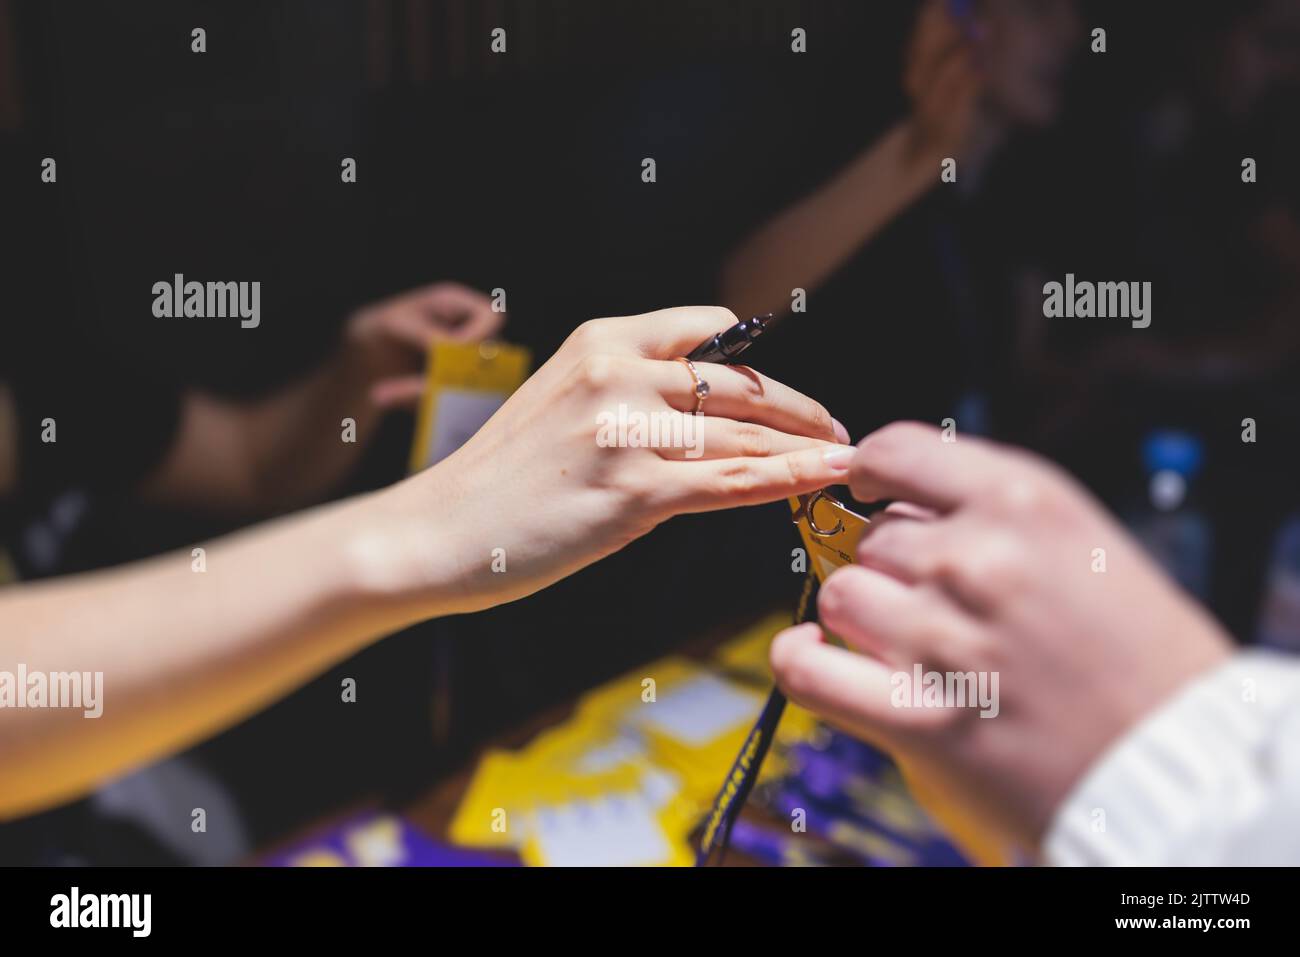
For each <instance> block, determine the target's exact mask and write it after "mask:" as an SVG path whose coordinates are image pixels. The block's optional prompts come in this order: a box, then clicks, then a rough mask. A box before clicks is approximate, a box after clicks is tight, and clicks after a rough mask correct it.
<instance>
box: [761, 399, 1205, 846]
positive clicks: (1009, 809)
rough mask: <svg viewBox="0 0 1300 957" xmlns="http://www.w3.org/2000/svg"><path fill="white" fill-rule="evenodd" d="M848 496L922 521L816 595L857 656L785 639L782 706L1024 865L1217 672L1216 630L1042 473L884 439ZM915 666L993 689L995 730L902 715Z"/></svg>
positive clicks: (1122, 538) (978, 447)
mask: <svg viewBox="0 0 1300 957" xmlns="http://www.w3.org/2000/svg"><path fill="white" fill-rule="evenodd" d="M850 484H851V487H852V489H853V494H854V496H855V497H856V498H858V499H860V500H863V501H872V500H878V499H883V498H892V499H897V500H901V501H903V502H907V503H912V504H913V505H915V506H920V507H922V508H923V509H926V510H928V513H918V512H917V511H916V510H915V509H912V510H911V511H910V512H909V513H908V514H903V515H890V516H887V517H886V519H885V520H884V521H882V522H880V523H879V524H878V525H877V527H876V528H875V529H874V530H872V531H871V532H869V533H868V534H867V536H866V537H865V538H864V539H863V541H862V543H861V546H860V548H859V552H858V562H859V564H857V565H851V566H847V567H845V568H842V569H840V570H839V571H837V572H835V573H834V574H833V575H831V576H830V577H829V578H828V579H827V581H826V584H825V586H824V587H823V588H822V590H821V594H820V597H819V600H818V610H819V612H820V620H821V626H824V627H825V628H826V629H827V631H829V632H832V633H833V634H835V635H838V636H839V637H840V638H842V639H843V640H844V641H845V642H846V643H847V645H848V646H849V648H850V649H852V650H849V651H846V650H843V649H841V648H838V647H835V646H832V645H828V644H825V643H823V641H822V631H821V627H819V626H818V625H814V624H808V625H801V626H798V627H795V628H791V629H788V630H786V631H784V632H782V633H781V634H780V635H778V636H777V638H776V641H775V643H774V644H773V646H772V664H773V668H774V670H775V672H776V675H777V679H778V681H779V682H780V684H781V687H782V688H784V689H785V690H786V692H787V693H788V694H789V695H790V697H791V698H793V699H794V700H796V701H798V702H800V703H801V704H803V705H805V706H807V707H809V708H811V709H813V710H815V711H817V712H818V713H820V714H822V715H823V716H824V717H826V718H827V719H828V720H829V721H831V722H832V723H833V724H836V725H838V726H840V727H843V728H844V729H846V730H848V731H850V732H852V733H855V734H858V735H860V736H861V737H863V738H866V739H868V740H870V741H872V742H873V743H876V744H878V745H880V746H881V747H883V748H885V749H887V750H889V751H890V752H891V753H893V754H894V755H895V757H896V758H897V759H898V760H899V763H900V766H901V767H902V769H903V771H904V773H905V774H906V775H907V776H908V779H909V781H910V783H911V784H912V786H913V789H914V791H915V793H916V795H917V797H918V798H919V799H920V800H921V801H922V803H924V804H926V805H927V806H928V807H929V808H930V810H931V811H933V812H934V813H935V814H936V815H937V816H938V817H939V819H940V820H942V821H944V822H945V823H947V824H948V825H949V826H950V827H951V828H952V829H953V830H954V831H955V832H957V833H966V834H970V833H971V829H972V828H974V829H976V830H978V831H979V832H980V833H982V834H984V835H985V836H989V835H992V836H994V837H995V838H996V839H997V840H999V841H1003V842H1006V841H1010V842H1013V843H1014V844H1016V845H1019V846H1020V847H1021V848H1024V849H1030V850H1032V849H1035V848H1036V846H1037V842H1038V840H1039V838H1041V836H1042V835H1043V833H1044V830H1045V829H1046V827H1047V825H1048V824H1049V822H1050V819H1051V815H1052V813H1053V811H1054V809H1055V808H1056V806H1057V804H1058V803H1059V802H1060V801H1061V799H1062V798H1063V797H1065V795H1066V794H1067V792H1068V791H1069V789H1070V788H1071V787H1072V786H1073V785H1074V784H1075V782H1077V781H1078V780H1079V778H1080V777H1081V775H1082V774H1083V773H1084V771H1085V770H1086V769H1087V768H1088V767H1089V765H1090V764H1091V763H1092V762H1093V761H1094V760H1095V759H1096V758H1097V757H1098V756H1099V755H1100V753H1101V752H1102V751H1103V750H1104V749H1105V748H1106V747H1107V746H1108V745H1109V744H1111V743H1112V742H1114V741H1115V740H1116V739H1117V738H1118V737H1119V736H1120V735H1122V734H1123V733H1124V732H1125V730H1127V729H1128V728H1130V727H1131V726H1132V725H1133V724H1134V723H1136V722H1137V721H1138V720H1139V719H1141V718H1142V717H1143V716H1144V715H1146V714H1147V713H1148V712H1150V711H1151V710H1152V709H1154V708H1155V707H1156V706H1157V705H1159V704H1160V703H1161V702H1162V701H1164V700H1165V699H1166V698H1168V697H1169V696H1171V695H1172V694H1173V693H1174V692H1175V691H1177V690H1178V689H1179V688H1180V687H1181V686H1183V685H1184V684H1185V683H1186V682H1188V681H1189V680H1190V679H1192V678H1193V677H1195V676H1197V675H1199V674H1201V673H1203V672H1205V671H1208V670H1209V669H1211V668H1213V667H1214V666H1215V665H1217V664H1218V663H1220V662H1221V661H1223V660H1224V659H1225V658H1226V657H1227V656H1228V653H1229V643H1228V639H1227V637H1226V636H1225V635H1224V633H1223V631H1222V630H1221V629H1220V627H1219V626H1218V625H1217V624H1216V623H1215V622H1214V621H1213V620H1211V619H1210V618H1209V617H1208V616H1207V615H1206V614H1205V613H1204V612H1203V611H1202V610H1201V609H1200V608H1199V607H1198V606H1197V605H1195V604H1194V603H1193V602H1191V601H1190V600H1189V599H1187V598H1186V597H1185V596H1184V595H1183V594H1182V593H1181V592H1179V591H1178V590H1177V589H1176V588H1175V586H1174V585H1173V584H1172V583H1171V582H1170V581H1169V580H1168V579H1167V578H1166V577H1165V576H1164V575H1163V574H1162V573H1161V572H1160V571H1159V570H1158V569H1157V568H1156V567H1155V566H1154V565H1153V564H1152V563H1151V562H1150V561H1149V560H1148V559H1147V557H1146V556H1145V555H1144V554H1143V552H1142V551H1141V549H1140V547H1139V546H1138V545H1137V543H1136V542H1134V541H1133V540H1132V539H1131V538H1130V537H1129V535H1128V534H1127V533H1126V532H1125V531H1124V530H1123V529H1122V528H1120V526H1119V525H1118V524H1117V523H1116V522H1115V521H1114V520H1113V519H1111V518H1110V517H1109V516H1107V515H1106V514H1105V513H1104V512H1103V511H1102V510H1101V508H1100V507H1099V506H1098V505H1097V503H1096V502H1095V501H1093V500H1092V499H1091V498H1090V497H1089V496H1088V494H1087V493H1086V492H1085V491H1084V490H1083V489H1081V488H1080V487H1079V486H1078V485H1077V484H1076V483H1075V482H1074V481H1073V480H1072V479H1070V478H1069V477H1068V476H1067V475H1065V474H1064V473H1062V472H1061V471H1059V470H1058V469H1056V468H1055V467H1054V466H1052V465H1050V464H1049V463H1047V462H1045V461H1043V460H1041V459H1038V458H1036V457H1034V456H1032V455H1029V454H1027V453H1024V452H1020V451H1016V450H1013V449H1009V448H1003V447H999V446H996V445H993V444H991V443H987V442H983V441H980V440H978V439H972V438H965V437H961V438H959V439H958V440H957V441H955V442H943V441H942V440H941V437H940V433H939V431H938V430H936V429H934V428H932V427H929V426H924V425H918V424H914V423H896V424H894V425H890V426H887V427H886V428H884V429H881V430H880V431H878V432H876V433H874V434H873V435H870V436H868V437H867V438H866V439H865V440H864V441H863V442H862V443H861V444H860V446H859V448H858V453H857V456H856V457H855V459H854V461H853V463H852V465H851V468H850ZM918 514H920V515H921V516H922V517H917V516H918ZM927 516H928V517H927ZM855 652H857V653H855ZM916 665H920V666H921V670H922V672H923V673H925V672H938V673H940V674H942V675H945V677H946V675H947V673H957V672H961V673H966V672H975V673H976V674H977V676H978V675H979V674H980V673H984V674H985V675H986V676H990V675H992V674H995V673H996V674H997V676H998V682H997V685H996V688H997V689H998V700H997V702H996V715H995V716H994V715H993V711H994V709H992V708H990V709H987V710H988V712H989V714H990V716H989V717H981V715H980V711H981V709H980V707H979V706H978V705H976V706H973V707H972V706H967V707H953V706H949V707H915V706H909V705H911V704H912V702H913V698H912V697H911V695H910V694H908V695H907V696H906V698H905V700H900V699H901V698H902V697H903V695H902V691H903V681H902V679H899V678H896V677H895V676H896V675H898V674H899V673H906V674H907V675H908V676H909V678H910V677H911V676H912V675H913V671H914V667H915V666H916ZM986 687H989V688H992V687H995V686H993V685H992V683H991V682H988V683H987V684H986ZM909 690H910V689H909ZM948 704H949V705H951V704H952V703H951V702H948Z"/></svg>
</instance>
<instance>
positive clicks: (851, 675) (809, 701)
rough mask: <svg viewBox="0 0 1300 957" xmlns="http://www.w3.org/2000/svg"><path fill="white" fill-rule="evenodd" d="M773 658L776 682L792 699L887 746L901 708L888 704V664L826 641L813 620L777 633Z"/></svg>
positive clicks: (851, 732)
mask: <svg viewBox="0 0 1300 957" xmlns="http://www.w3.org/2000/svg"><path fill="white" fill-rule="evenodd" d="M771 657H772V670H773V672H774V673H775V674H776V681H777V684H779V685H780V686H781V689H782V690H783V691H784V692H785V693H786V694H787V695H789V696H790V698H791V699H792V700H794V701H796V702H798V703H799V704H801V705H803V706H804V707H805V708H808V709H809V710H811V711H815V712H816V713H817V714H819V715H821V716H822V717H823V718H825V719H826V720H828V721H830V722H831V723H832V724H835V725H838V726H839V727H841V728H843V729H844V730H846V731H848V732H849V733H850V734H854V735H857V736H858V737H861V738H864V739H866V740H867V741H870V742H871V743H872V744H876V745H879V746H881V747H886V748H887V747H888V746H889V744H890V741H891V739H892V738H893V732H894V731H895V730H897V728H898V725H899V724H900V717H901V715H902V713H903V712H902V709H899V708H895V707H894V706H893V705H892V704H891V703H890V692H891V690H892V686H891V684H890V676H891V674H892V670H891V669H890V668H889V667H887V666H886V665H884V664H883V663H881V662H879V661H876V660H875V659H873V658H868V657H866V656H864V655H859V654H855V653H854V652H851V651H846V650H844V649H843V648H838V647H836V646H835V645H829V644H827V643H826V642H825V640H824V637H823V634H822V629H821V626H820V625H817V624H815V623H813V622H807V623H805V624H802V625H796V626H794V627H793V628H787V629H786V630H785V631H783V632H781V633H780V634H779V635H777V636H776V638H775V639H774V640H773V642H772V653H771Z"/></svg>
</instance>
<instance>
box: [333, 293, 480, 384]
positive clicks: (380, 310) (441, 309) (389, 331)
mask: <svg viewBox="0 0 1300 957" xmlns="http://www.w3.org/2000/svg"><path fill="white" fill-rule="evenodd" d="M505 319H506V315H505V313H504V312H497V311H494V310H493V308H492V300H491V299H490V298H489V297H488V296H487V295H486V294H484V293H481V292H479V291H478V290H476V289H470V288H469V287H468V286H462V285H460V284H459V283H454V282H439V283H434V284H433V285H431V286H424V287H422V288H420V289H412V290H410V291H409V292H404V293H401V294H399V295H396V296H393V297H392V298H390V299H385V300H384V301H382V302H377V303H374V304H372V305H369V306H364V307H362V308H361V309H359V310H358V311H357V313H356V314H355V315H354V316H353V317H352V318H351V319H350V320H349V321H348V324H347V330H346V342H345V349H346V350H347V354H348V357H349V360H350V361H351V362H352V363H353V365H352V367H353V368H356V369H359V370H360V372H361V374H362V375H363V376H364V379H365V381H366V382H367V383H368V384H369V394H370V399H371V401H372V402H374V404H375V405H376V406H377V407H378V408H380V409H393V408H406V407H410V406H412V405H414V404H415V402H416V401H417V400H418V399H419V398H420V395H421V393H422V391H423V389H424V375H423V369H424V362H425V355H426V353H427V352H428V350H429V346H430V345H432V344H433V343H434V342H435V341H437V340H440V339H447V340H454V341H461V342H476V341H478V340H480V339H487V338H489V337H490V336H493V335H495V334H496V333H497V331H498V330H499V329H500V328H501V326H502V324H503V323H504V322H505Z"/></svg>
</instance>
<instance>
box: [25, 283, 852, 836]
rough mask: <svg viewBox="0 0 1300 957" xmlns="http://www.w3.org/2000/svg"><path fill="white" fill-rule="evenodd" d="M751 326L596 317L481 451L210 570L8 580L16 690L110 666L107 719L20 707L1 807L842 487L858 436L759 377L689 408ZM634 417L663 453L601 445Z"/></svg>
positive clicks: (726, 383)
mask: <svg viewBox="0 0 1300 957" xmlns="http://www.w3.org/2000/svg"><path fill="white" fill-rule="evenodd" d="M734 321H735V317H734V316H733V315H732V314H731V313H729V312H727V311H726V310H723V309H712V308H684V309H668V310H663V311H661V312H657V313H651V314H648V315H645V316H635V317H630V318H621V319H597V320H593V321H591V322H588V323H584V324H583V325H582V326H580V327H579V328H578V330H577V331H575V332H574V334H573V335H572V336H570V337H569V339H568V341H566V342H565V344H564V345H563V346H562V347H561V348H560V349H559V351H558V352H557V353H556V354H555V356H553V357H552V358H551V360H550V361H549V362H547V363H546V364H545V365H544V366H542V368H540V369H539V370H538V371H537V372H536V373H535V374H534V375H533V376H532V377H531V378H530V379H529V380H528V381H527V382H525V383H524V385H523V386H522V387H521V388H520V389H519V391H518V392H516V393H515V394H514V395H513V396H512V397H511V398H510V399H509V400H508V401H507V402H506V403H505V405H503V406H502V407H501V409H499V410H498V412H497V413H496V415H494V416H493V417H492V419H491V420H490V421H489V422H488V423H487V424H486V425H485V426H484V427H483V428H482V429H481V430H480V431H479V432H478V433H477V434H476V435H475V436H474V437H473V438H471V439H470V441H469V442H467V443H466V444H465V445H464V446H463V447H462V448H461V449H459V450H458V451H457V452H456V453H455V454H453V455H451V456H449V457H448V458H446V459H444V460H443V461H442V462H440V463H438V465H436V466H434V467H433V468H431V469H428V470H427V471H425V472H422V473H420V474H418V475H415V476H412V477H411V478H409V479H406V480H405V481H402V482H400V483H398V484H397V485H394V486H392V487H390V488H388V489H384V490H382V491H380V492H375V493H372V494H370V495H366V496H362V497H358V498H355V499H351V500H346V501H343V502H340V503H336V504H333V505H329V506H325V507H321V508H318V509H315V510H312V511H308V512H305V513H300V514H298V515H295V516H291V517H289V518H285V519H281V520H279V521H276V522H273V523H270V524H266V525H262V526H258V527H256V528H254V529H252V530H250V531H246V532H243V533H241V534H237V535H234V536H231V537H229V538H224V539H220V540H218V541H216V542H213V543H210V544H209V545H207V546H206V547H205V552H204V553H203V555H202V556H201V558H202V564H201V565H200V564H198V563H197V562H198V558H196V556H195V555H194V554H193V553H192V552H179V553H175V554H172V555H167V556H163V557H161V558H155V559H152V560H150V561H148V562H142V563H139V564H135V565H130V566H126V567H123V568H119V569H114V570H110V571H104V572H98V573H94V574H89V575H82V576H76V577H73V578H68V579H63V580H54V581H50V582H46V583H40V584H34V585H26V586H12V587H9V588H6V589H4V590H0V693H3V691H4V685H3V683H2V682H3V681H4V680H5V674H6V673H8V674H9V675H11V676H14V675H17V674H18V673H19V672H20V671H21V670H22V669H25V670H26V672H27V673H28V674H41V673H43V674H47V675H48V674H50V673H57V672H61V673H83V674H84V673H90V674H91V675H94V674H95V673H97V672H99V673H102V676H103V681H102V698H100V700H99V701H98V702H96V703H95V704H94V705H93V707H91V708H86V707H82V708H76V709H55V708H49V707H42V708H15V707H8V706H6V707H4V708H0V818H4V817H12V816H15V815H18V814H22V813H25V812H31V811H34V810H37V809H39V808H41V807H44V806H48V805H50V804H52V803H56V802H58V801H61V800H66V799H68V798H71V797H74V796H75V795H77V794H79V793H81V792H83V791H85V790H87V789H88V788H90V787H93V786H94V785H95V783H97V782H98V781H100V780H101V779H103V778H104V777H106V776H108V775H111V774H115V773H119V772H122V771H125V770H127V769H129V768H131V767H132V766H134V765H138V764H140V763H142V762H146V761H150V760H153V759H156V758H158V757H160V756H162V755H164V754H166V753H168V752H172V751H175V750H177V749H179V748H183V747H185V746H187V745H190V744H192V743H194V742H196V741H198V740H200V739H201V738H203V737H204V736H206V735H210V734H212V733H214V732H216V731H218V730H220V729H221V728H224V727H226V726H228V725H230V724H233V723H234V722H237V721H239V720H241V719H243V718H244V717H246V716H248V715H250V714H251V713H253V712H254V711H256V710H258V709H259V708H261V707H263V706H265V705H266V704H267V703H269V702H271V701H273V700H274V699H276V698H277V697H280V696H281V695H284V694H286V693H287V692H289V691H290V690H292V689H293V688H295V687H296V686H298V685H300V684H301V683H303V682H304V681H306V680H308V679H309V678H311V677H312V676H314V675H316V674H319V673H320V672H321V671H323V670H325V669H326V668H328V667H329V666H330V665H331V664H333V663H334V662H337V661H340V660H342V659H344V658H346V657H347V656H348V655H350V654H352V653H353V652H355V651H356V650H358V649H359V648H361V647H363V646H364V645H366V644H368V643H369V642H371V641H373V640H375V639H377V638H379V637H382V636H383V635H385V634H388V633H390V632H392V631H394V630H396V629H398V628H401V627H403V626H405V625H407V624H410V623H412V622H415V621H418V620H421V619H424V618H430V617H434V616H437V615H443V614H449V613H456V612H468V611H475V610H478V609H482V608H486V607H488V606H490V605H494V604H498V603H501V602H505V601H510V600H513V599H515V598H519V597H522V596H524V595H527V594H530V593H532V592H535V591H537V590H538V589H541V588H544V587H545V586H547V585H548V584H550V583H552V582H554V581H556V580H558V579H559V578H562V577H564V576H565V575H568V574H570V573H571V572H573V571H576V570H577V569H579V568H581V567H583V566H584V565H587V564H590V563H591V562H594V561H596V560H597V559H599V558H601V557H603V556H605V555H608V554H610V553H611V552H614V551H616V550H617V549H619V548H621V547H623V546H624V545H626V544H627V543H628V542H630V541H632V540H633V539H635V538H637V537H639V536H641V535H643V534H645V533H646V532H648V531H650V529H652V528H653V527H654V526H655V525H657V524H658V523H659V522H661V521H663V520H665V519H667V518H669V517H671V516H672V515H676V514H680V513H684V512H698V511H706V510H711V509H718V508H726V507H730V506H736V505H749V504H758V503H761V502H769V501H774V500H776V499H780V498H784V497H786V496H789V495H793V494H799V493H804V492H810V491H812V490H814V489H817V488H821V487H823V486H825V485H828V484H833V483H834V482H837V481H841V480H843V478H844V477H845V476H846V475H847V469H848V461H849V459H850V458H851V456H852V453H853V449H852V448H851V447H846V446H842V445H840V444H839V442H841V441H843V440H844V439H846V438H847V436H846V435H845V434H844V432H843V428H842V427H841V426H838V425H837V424H836V423H835V422H834V420H833V419H832V418H831V417H830V414H829V413H828V412H827V411H826V409H824V408H822V407H821V406H820V405H818V404H817V403H816V402H813V401H812V400H811V399H809V398H807V397H806V396H803V395H801V394H799V393H797V392H795V391H793V390H791V389H789V388H786V387H785V386H782V385H780V384H779V383H777V382H773V381H772V380H770V379H767V378H765V377H764V376H761V375H759V374H758V373H754V372H752V371H750V370H743V369H737V368H731V367H726V366H715V365H710V364H708V363H698V364H697V369H698V373H699V375H700V376H701V377H702V378H704V379H705V380H706V381H708V383H709V385H710V390H709V394H708V397H707V400H706V401H705V403H704V414H702V415H699V416H696V415H692V414H690V413H691V412H692V411H693V410H694V408H695V405H696V401H697V400H696V396H695V383H694V380H693V377H692V376H691V374H690V373H689V372H688V370H687V368H686V366H685V365H684V364H683V363H681V362H676V361H673V357H675V356H680V355H682V354H684V353H686V352H688V351H689V350H690V349H691V348H692V347H694V346H695V345H697V344H698V343H699V342H701V341H703V340H705V339H707V338H708V337H709V336H711V335H713V334H714V333H716V332H718V331H719V330H721V329H724V328H726V327H727V326H728V325H730V324H731V323H733V322H734ZM620 410H622V412H623V414H625V415H626V416H628V417H636V416H639V415H644V416H656V417H658V419H657V421H658V422H659V423H660V427H659V429H658V434H659V435H660V437H661V439H662V441H660V442H657V443H656V444H655V445H654V446H647V445H646V444H644V443H643V442H637V443H632V442H619V441H613V440H614V439H616V438H617V437H616V436H615V435H614V434H612V433H610V434H605V433H602V431H601V429H602V425H601V423H602V421H608V419H609V417H611V416H615V417H616V416H617V415H619V414H620ZM677 439H681V440H682V441H677ZM200 568H201V569H202V570H199V569H200ZM10 688H11V690H17V691H20V692H22V693H23V695H24V700H25V701H26V700H29V699H28V697H27V689H26V688H21V689H14V688H13V684H12V681H11V684H10ZM92 690H93V685H92ZM2 700H4V699H3V697H0V701H2ZM83 703H84V702H83ZM101 706H102V714H100V715H99V716H98V717H94V718H88V717H86V716H85V714H84V712H85V711H86V710H94V709H97V708H99V707H101Z"/></svg>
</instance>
